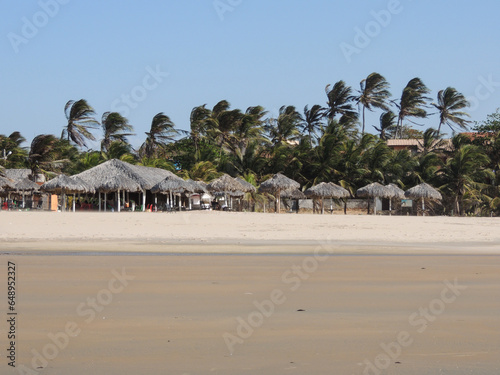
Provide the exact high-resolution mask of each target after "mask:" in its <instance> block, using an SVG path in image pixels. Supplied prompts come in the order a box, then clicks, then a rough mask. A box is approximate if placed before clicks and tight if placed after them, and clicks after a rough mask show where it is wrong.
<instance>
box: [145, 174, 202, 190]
mask: <svg viewBox="0 0 500 375" xmlns="http://www.w3.org/2000/svg"><path fill="white" fill-rule="evenodd" d="M193 189H194V186H193V184H191V183H189V182H188V181H184V180H183V179H182V178H180V177H177V176H168V177H166V178H164V179H163V180H161V181H160V182H158V183H157V184H156V185H154V186H153V187H152V188H151V192H152V193H154V194H156V193H163V194H166V193H171V192H174V193H184V192H185V191H189V192H193V191H194V190H193Z"/></svg>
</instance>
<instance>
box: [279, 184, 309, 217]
mask: <svg viewBox="0 0 500 375" xmlns="http://www.w3.org/2000/svg"><path fill="white" fill-rule="evenodd" d="M280 197H281V198H286V199H292V200H295V201H297V210H296V212H297V213H299V200H300V199H306V198H307V197H306V195H305V194H304V193H303V192H301V191H300V190H299V189H292V190H283V191H282V192H281V193H280Z"/></svg>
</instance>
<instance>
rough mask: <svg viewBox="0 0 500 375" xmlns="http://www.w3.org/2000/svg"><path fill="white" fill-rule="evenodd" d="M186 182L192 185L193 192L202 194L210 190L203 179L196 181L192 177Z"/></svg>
mask: <svg viewBox="0 0 500 375" xmlns="http://www.w3.org/2000/svg"><path fill="white" fill-rule="evenodd" d="M186 182H187V183H188V184H189V185H190V186H191V191H192V192H193V193H199V194H202V193H206V192H208V190H207V184H205V183H204V182H203V181H194V180H192V179H187V180H186Z"/></svg>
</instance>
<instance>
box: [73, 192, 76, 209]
mask: <svg viewBox="0 0 500 375" xmlns="http://www.w3.org/2000/svg"><path fill="white" fill-rule="evenodd" d="M75 211H76V194H73V212H75Z"/></svg>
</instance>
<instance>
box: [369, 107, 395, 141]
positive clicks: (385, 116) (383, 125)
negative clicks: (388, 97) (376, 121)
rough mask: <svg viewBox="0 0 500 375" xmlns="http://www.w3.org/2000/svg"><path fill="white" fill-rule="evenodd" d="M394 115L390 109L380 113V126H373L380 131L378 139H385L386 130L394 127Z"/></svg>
mask: <svg viewBox="0 0 500 375" xmlns="http://www.w3.org/2000/svg"><path fill="white" fill-rule="evenodd" d="M396 117H397V116H396V115H395V114H394V113H393V112H392V111H387V112H384V113H382V114H381V115H380V128H377V127H376V126H374V128H375V130H376V131H378V132H380V139H382V140H384V141H386V140H387V132H388V131H391V130H393V129H394V128H395V127H396V122H395V121H394V120H396Z"/></svg>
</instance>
